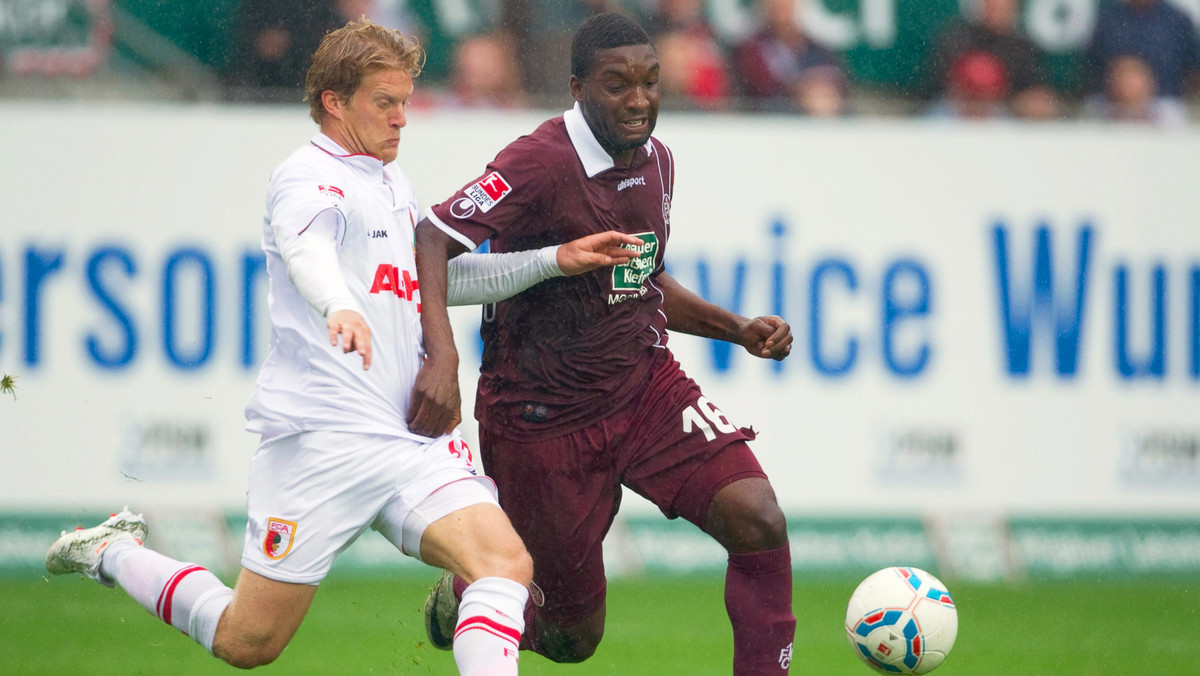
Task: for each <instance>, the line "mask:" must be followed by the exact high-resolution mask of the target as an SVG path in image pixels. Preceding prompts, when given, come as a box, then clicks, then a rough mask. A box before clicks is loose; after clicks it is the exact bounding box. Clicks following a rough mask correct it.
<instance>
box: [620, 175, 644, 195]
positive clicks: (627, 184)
mask: <svg viewBox="0 0 1200 676" xmlns="http://www.w3.org/2000/svg"><path fill="white" fill-rule="evenodd" d="M635 185H646V177H645V176H635V177H633V178H627V179H625V180H624V181H621V182H620V183H618V184H617V192H621V191H622V190H624V189H625V188H632V187H633V186H635Z"/></svg>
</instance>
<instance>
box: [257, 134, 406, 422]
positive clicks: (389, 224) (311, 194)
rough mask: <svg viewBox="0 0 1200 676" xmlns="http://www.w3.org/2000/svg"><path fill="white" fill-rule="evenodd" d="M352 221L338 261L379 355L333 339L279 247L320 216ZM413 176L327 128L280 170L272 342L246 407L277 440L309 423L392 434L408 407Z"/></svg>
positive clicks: (271, 246)
mask: <svg viewBox="0 0 1200 676" xmlns="http://www.w3.org/2000/svg"><path fill="white" fill-rule="evenodd" d="M327 209H334V210H337V212H338V213H339V214H340V215H341V217H342V218H341V220H342V223H343V228H342V231H341V232H340V233H339V236H340V241H339V242H338V263H339V266H340V268H341V271H342V274H343V275H344V276H345V280H346V284H347V286H348V287H349V289H350V293H351V295H352V296H353V298H354V301H355V302H356V303H358V305H359V307H361V308H362V309H363V311H364V313H365V319H366V321H367V324H368V326H369V327H370V329H371V346H372V360H371V368H370V370H367V371H364V370H363V367H362V357H361V356H360V355H359V354H358V353H357V352H351V353H349V354H344V353H343V352H342V348H341V346H340V344H339V345H338V346H336V347H335V346H331V345H330V344H329V330H328V329H327V328H326V325H325V317H323V316H321V315H320V314H319V313H318V312H317V311H316V310H315V309H313V308H312V306H310V305H309V304H308V303H307V302H306V301H305V300H304V299H303V298H302V297H301V296H300V293H299V292H298V291H297V289H296V287H295V285H293V284H292V283H291V281H289V279H288V274H287V269H286V266H285V264H284V262H283V259H282V257H281V256H280V253H279V250H280V247H279V244H280V243H281V242H286V241H287V239H286V238H294V237H298V236H303V234H302V233H303V232H304V229H305V228H306V227H307V226H308V224H309V223H311V222H312V220H313V218H315V217H316V215H317V214H319V213H321V212H322V211H325V210H327ZM417 214H418V212H417V204H416V199H415V196H414V193H413V189H412V185H411V184H410V183H409V181H408V179H407V177H405V176H404V174H403V173H402V172H401V171H400V170H399V168H398V167H396V166H395V163H392V164H390V165H386V166H385V165H383V164H382V163H381V162H380V161H379V160H378V159H375V158H372V157H368V156H362V155H346V154H345V151H344V150H342V149H341V148H339V147H338V146H337V145H336V144H334V143H333V142H332V141H331V140H329V139H328V138H327V137H325V136H324V135H321V134H318V135H317V137H316V138H314V139H313V143H312V144H310V145H307V146H304V147H302V148H300V149H298V150H297V151H296V152H295V153H293V154H292V155H291V157H289V158H288V159H287V160H286V161H284V162H283V163H282V164H281V165H280V166H279V167H278V168H277V169H276V170H275V172H274V174H273V175H272V176H271V181H270V185H269V188H268V191H267V205H266V216H265V217H264V219H263V240H262V241H263V251H264V252H265V253H266V259H267V275H268V278H269V282H268V289H269V290H268V300H267V304H268V308H269V311H270V316H271V325H272V328H271V346H270V350H269V352H268V355H267V358H266V361H265V362H264V363H263V366H262V369H261V371H260V372H259V376H258V381H257V388H256V390H255V392H254V395H253V396H252V397H251V399H250V402H249V403H248V404H247V406H246V420H247V425H246V429H247V430H249V431H251V432H257V433H259V434H262V435H263V437H264V439H271V438H275V437H279V436H283V435H287V434H293V433H296V432H301V431H311V430H334V431H346V432H364V433H373V434H389V435H397V436H404V437H410V438H414V439H424V437H421V436H419V435H415V434H412V433H410V432H409V431H408V426H407V424H406V423H405V416H406V413H407V410H408V403H409V399H410V397H411V393H412V386H413V383H414V381H415V379H416V375H417V370H418V369H419V368H420V365H421V362H422V360H423V356H424V350H423V347H422V341H421V323H420V314H419V312H418V308H419V303H420V295H419V293H418V291H417V267H416V262H415V260H414V257H413V227H414V225H415V223H416V220H417Z"/></svg>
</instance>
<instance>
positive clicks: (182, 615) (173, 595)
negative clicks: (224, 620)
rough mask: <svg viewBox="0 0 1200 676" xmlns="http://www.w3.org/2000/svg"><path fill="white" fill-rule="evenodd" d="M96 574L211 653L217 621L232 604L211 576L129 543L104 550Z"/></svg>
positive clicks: (227, 592)
mask: <svg viewBox="0 0 1200 676" xmlns="http://www.w3.org/2000/svg"><path fill="white" fill-rule="evenodd" d="M100 574H101V575H103V576H104V577H107V578H109V579H111V580H113V581H115V582H116V583H117V584H118V585H120V586H121V589H124V590H125V593H127V594H129V595H130V596H131V597H132V598H133V600H135V601H137V602H138V603H140V604H141V606H142V607H143V608H145V609H146V610H148V611H150V612H151V613H153V614H155V615H157V616H158V618H159V619H161V620H162V621H163V622H166V623H167V624H169V625H171V626H173V627H175V628H176V629H178V630H179V631H182V632H183V633H184V634H187V635H188V636H190V637H191V638H192V639H193V640H194V641H196V642H197V643H199V644H200V645H202V646H204V648H205V650H208V651H209V652H210V653H211V652H212V643H213V637H214V636H216V633H217V621H218V620H220V619H221V613H223V612H225V607H226V606H228V605H229V602H230V601H231V600H233V590H232V589H230V588H229V587H226V586H225V584H224V583H222V582H221V581H220V580H219V579H217V576H216V575H213V574H212V573H210V572H208V571H207V570H205V569H204V568H201V567H200V566H197V565H195V564H191V563H181V562H179V561H176V560H175V559H171V558H167V557H166V556H163V555H162V554H159V553H158V552H156V551H154V550H152V549H146V548H145V547H142V546H141V545H137V544H134V543H132V542H128V541H124V542H115V543H113V544H112V545H110V546H109V547H108V549H107V550H105V551H104V554H103V555H101V558H100Z"/></svg>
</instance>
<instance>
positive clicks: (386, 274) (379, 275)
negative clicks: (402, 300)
mask: <svg viewBox="0 0 1200 676" xmlns="http://www.w3.org/2000/svg"><path fill="white" fill-rule="evenodd" d="M395 271H396V268H395V267H394V266H392V265H388V264H387V263H380V264H379V267H378V268H375V282H374V283H372V284H371V293H379V292H380V291H392V292H395V290H396V283H395V282H394V281H392V280H393V279H395V278H394V277H393V276H392V275H394V274H395Z"/></svg>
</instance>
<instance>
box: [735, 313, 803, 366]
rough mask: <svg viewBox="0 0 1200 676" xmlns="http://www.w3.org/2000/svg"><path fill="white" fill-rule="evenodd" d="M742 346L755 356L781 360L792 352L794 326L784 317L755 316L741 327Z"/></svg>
mask: <svg viewBox="0 0 1200 676" xmlns="http://www.w3.org/2000/svg"><path fill="white" fill-rule="evenodd" d="M739 333H740V334H741V337H742V341H741V342H742V347H744V348H746V351H747V352H749V353H750V354H752V355H754V356H755V357H761V358H763V359H774V360H775V361H780V360H782V359H783V358H784V357H786V356H788V355H789V354H791V353H792V327H790V326H788V323H787V322H785V321H783V317H776V316H775V315H769V316H766V317H755V318H754V319H751V320H749V321H747V322H746V323H745V324H742V325H741V327H739Z"/></svg>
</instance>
